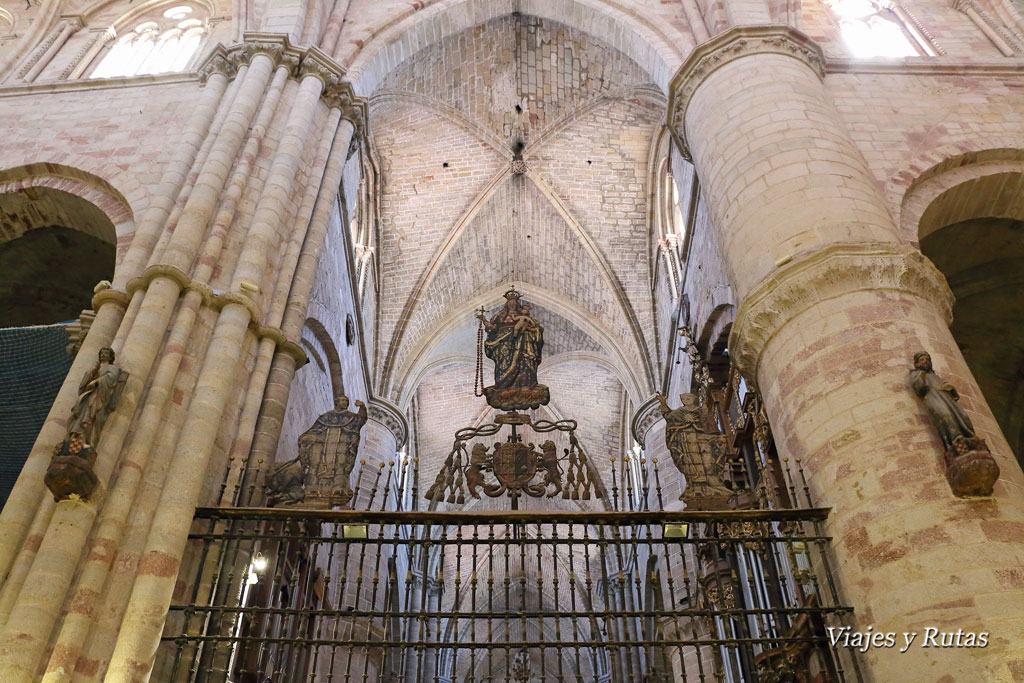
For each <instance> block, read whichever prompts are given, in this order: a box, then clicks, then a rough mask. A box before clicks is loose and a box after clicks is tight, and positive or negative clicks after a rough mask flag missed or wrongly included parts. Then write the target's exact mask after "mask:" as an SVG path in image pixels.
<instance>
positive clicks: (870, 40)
mask: <svg viewBox="0 0 1024 683" xmlns="http://www.w3.org/2000/svg"><path fill="white" fill-rule="evenodd" d="M826 2H827V4H828V6H829V8H830V9H831V10H832V13H833V16H834V17H835V19H836V22H837V23H838V24H839V31H840V33H841V35H842V37H843V42H844V43H845V44H846V47H847V48H848V49H849V50H850V52H851V53H852V54H853V56H854V57H917V56H921V55H934V54H935V49H934V47H933V46H932V45H931V44H930V42H929V41H928V39H927V38H926V37H925V36H923V35H919V34H920V33H921V31H920V30H919V29H917V27H916V26H914V25H913V22H912V21H911V20H910V17H909V15H906V12H905V10H903V9H902V7H900V6H899V4H898V3H895V2H892V1H891V0H826Z"/></svg>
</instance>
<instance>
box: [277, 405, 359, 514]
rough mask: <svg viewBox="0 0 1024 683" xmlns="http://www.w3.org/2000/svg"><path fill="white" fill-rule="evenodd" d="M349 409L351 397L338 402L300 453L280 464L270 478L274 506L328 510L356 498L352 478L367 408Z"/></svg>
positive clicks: (305, 437)
mask: <svg viewBox="0 0 1024 683" xmlns="http://www.w3.org/2000/svg"><path fill="white" fill-rule="evenodd" d="M356 407H357V408H358V409H359V410H358V412H355V413H353V412H350V411H349V410H348V398H347V397H345V396H342V397H340V398H338V399H337V402H336V403H335V405H334V409H333V410H329V411H327V412H326V413H324V414H323V415H321V416H320V417H318V418H317V419H316V422H314V423H313V426H312V427H310V428H309V429H307V430H306V431H305V432H304V433H303V434H302V436H300V437H299V442H298V446H299V454H298V456H297V457H295V458H293V459H292V460H288V461H286V462H283V463H280V464H278V465H276V466H275V467H274V469H272V470H271V472H270V474H269V475H268V476H267V485H266V488H267V495H268V499H269V500H268V503H269V504H270V505H279V504H285V505H299V504H301V506H302V507H310V508H320V509H328V508H331V507H333V506H335V505H347V504H348V502H349V501H350V500H351V499H352V486H351V482H350V479H351V475H352V468H353V467H354V466H355V463H356V457H357V455H358V453H359V437H360V431H361V430H362V428H363V425H364V424H366V419H367V413H366V405H365V404H364V403H363V402H362V401H356Z"/></svg>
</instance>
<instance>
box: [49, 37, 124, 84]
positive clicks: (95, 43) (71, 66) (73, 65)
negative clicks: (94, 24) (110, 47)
mask: <svg viewBox="0 0 1024 683" xmlns="http://www.w3.org/2000/svg"><path fill="white" fill-rule="evenodd" d="M90 33H92V40H88V41H86V42H85V44H84V45H83V46H82V49H81V50H79V51H78V54H76V55H75V56H74V57H72V58H71V61H70V62H68V65H67V66H66V67H64V70H63V71H62V72H61V73H60V76H58V78H59V79H60V80H62V81H63V80H66V79H67V78H69V77H70V76H71V74H72V73H74V72H75V70H76V69H77V68H78V66H79V64H81V63H82V60H83V59H85V56H86V55H88V54H90V52H92V51H93V50H94V49H95V50H97V51H98V50H99V45H100V44H102V45H106V43H107V42H108V41H109V40H111V39H112V38H113V37H114V29H113V27H110V26H108V27H106V28H101V29H92V30H91V31H90ZM101 41H102V43H101ZM83 68H85V67H84V65H83Z"/></svg>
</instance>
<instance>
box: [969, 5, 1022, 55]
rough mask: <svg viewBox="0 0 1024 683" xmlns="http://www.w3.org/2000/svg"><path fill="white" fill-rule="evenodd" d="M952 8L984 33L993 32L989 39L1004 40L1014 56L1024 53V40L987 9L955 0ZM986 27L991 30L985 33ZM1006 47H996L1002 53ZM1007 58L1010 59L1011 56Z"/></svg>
mask: <svg viewBox="0 0 1024 683" xmlns="http://www.w3.org/2000/svg"><path fill="white" fill-rule="evenodd" d="M952 7H953V9H955V10H956V11H957V12H960V13H961V14H966V15H967V16H968V17H969V18H971V19H972V20H974V22H975V23H976V24H978V28H979V29H981V30H982V32H983V33H986V34H988V33H989V32H990V31H991V34H994V35H991V34H990V35H989V38H998V39H1000V40H1002V41H1003V43H1004V44H1005V45H1004V46H1005V47H1006V48H1009V50H1010V52H1011V53H1012V54H1014V55H1019V54H1022V53H1024V40H1022V39H1021V37H1020V36H1018V35H1016V34H1014V33H1013V32H1012V31H1010V30H1009V28H1008V27H1007V26H1006V25H1004V24H1003V23H1002V22H1001V21H999V20H998V19H996V18H995V17H993V16H992V14H991V13H990V12H989V11H988V10H987V9H985V8H984V7H982V6H981V5H979V4H978V3H977V2H976V1H975V0H953V3H952ZM986 27H987V28H988V29H989V30H988V31H985V28H986ZM992 42H995V43H998V41H996V40H993V41H992ZM1004 46H1000V45H998V44H997V45H996V47H998V48H1000V51H1003V50H1002V48H1003V47H1004ZM1007 56H1008V57H1009V56H1011V55H1007Z"/></svg>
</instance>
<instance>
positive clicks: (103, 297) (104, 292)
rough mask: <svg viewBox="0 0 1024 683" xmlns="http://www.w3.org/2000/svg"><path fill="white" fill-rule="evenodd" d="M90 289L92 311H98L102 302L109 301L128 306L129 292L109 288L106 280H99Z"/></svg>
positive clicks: (123, 306)
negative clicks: (91, 293) (91, 292)
mask: <svg viewBox="0 0 1024 683" xmlns="http://www.w3.org/2000/svg"><path fill="white" fill-rule="evenodd" d="M92 291H93V292H94V294H93V297H92V310H94V311H99V310H100V307H101V306H103V304H109V303H113V304H117V305H118V306H120V307H121V308H128V302H129V301H130V300H131V295H130V294H128V293H125V292H122V291H120V290H117V289H113V288H111V286H110V282H109V281H108V280H101V281H100V282H99V284H97V285H96V287H95V288H93V290H92Z"/></svg>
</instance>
